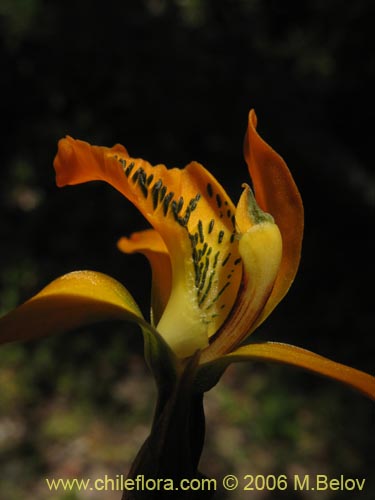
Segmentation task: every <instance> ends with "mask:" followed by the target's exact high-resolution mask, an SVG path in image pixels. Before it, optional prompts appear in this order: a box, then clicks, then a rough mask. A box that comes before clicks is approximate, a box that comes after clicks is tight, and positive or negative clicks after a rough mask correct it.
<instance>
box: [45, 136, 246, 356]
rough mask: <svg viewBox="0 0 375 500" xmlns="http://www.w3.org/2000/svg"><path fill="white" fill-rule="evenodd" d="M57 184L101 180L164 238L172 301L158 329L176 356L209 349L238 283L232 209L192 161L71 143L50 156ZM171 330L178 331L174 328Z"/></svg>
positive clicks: (62, 143)
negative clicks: (180, 165)
mask: <svg viewBox="0 0 375 500" xmlns="http://www.w3.org/2000/svg"><path fill="white" fill-rule="evenodd" d="M54 165H55V169H56V178H57V183H58V185H59V186H62V185H65V184H77V183H81V182H86V181H88V180H99V179H100V180H104V181H107V182H109V183H110V184H112V185H113V186H114V187H115V188H116V189H118V190H119V191H120V192H121V193H123V194H124V195H125V196H126V197H127V198H128V199H129V200H130V201H131V202H132V203H134V204H135V205H136V207H137V208H138V209H139V210H140V211H141V213H142V214H143V215H144V216H145V217H146V219H147V220H148V221H149V222H150V224H151V225H152V226H153V227H154V229H155V230H156V231H158V233H159V234H160V235H161V237H162V238H163V240H164V242H165V244H166V247H167V249H168V253H169V255H170V259H171V267H172V287H171V295H170V298H169V300H168V303H167V305H166V307H165V310H164V313H163V315H162V317H161V318H160V321H159V323H158V326H157V328H158V331H159V332H160V333H161V334H162V335H163V336H164V338H165V339H166V340H167V342H168V343H169V345H170V346H171V347H172V348H173V350H174V351H175V352H176V353H178V355H179V356H180V357H185V356H189V355H191V354H193V353H194V352H195V350H196V349H199V348H203V347H205V346H206V345H207V344H208V338H209V337H210V336H212V335H213V334H214V333H215V332H216V331H217V330H218V328H219V327H220V325H221V324H222V323H223V322H224V320H225V318H226V317H227V316H228V314H229V311H230V310H231V308H232V306H233V303H234V301H235V298H236V295H237V291H238V288H239V285H240V281H241V273H242V271H241V266H236V265H235V262H236V261H237V260H238V259H239V257H240V256H239V252H238V243H237V241H236V240H235V227H234V206H233V204H232V202H231V200H230V199H229V197H228V195H227V194H226V193H225V191H224V189H223V188H222V187H221V186H220V184H219V183H218V182H217V180H216V179H215V178H214V177H213V176H212V175H211V174H210V173H209V172H207V170H205V169H204V168H203V167H202V166H201V165H199V164H198V163H196V162H193V163H190V164H189V165H188V166H187V167H185V168H184V169H177V168H173V169H167V168H166V167H165V166H164V165H156V166H152V165H151V164H150V163H148V162H146V161H144V160H141V159H135V158H130V157H129V155H128V153H127V152H126V150H125V148H121V147H120V146H115V147H114V148H104V147H99V146H91V145H90V144H88V143H86V142H83V141H76V140H74V139H72V138H71V137H67V138H66V139H62V140H61V141H60V142H59V150H58V154H57V156H56V158H55V162H54ZM176 325H179V328H178V330H176Z"/></svg>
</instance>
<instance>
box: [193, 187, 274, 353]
mask: <svg viewBox="0 0 375 500" xmlns="http://www.w3.org/2000/svg"><path fill="white" fill-rule="evenodd" d="M236 221H237V226H238V231H239V232H240V233H242V234H240V236H239V252H240V255H241V258H242V265H243V279H242V284H241V288H240V291H239V294H238V297H237V300H236V302H235V305H234V307H233V310H232V311H231V313H230V315H229V317H228V319H227V321H226V322H225V323H224V325H223V326H222V327H221V329H220V330H219V332H218V334H217V336H216V337H215V338H214V339H213V341H212V342H211V344H210V346H209V347H208V348H207V349H205V351H204V352H203V353H202V360H204V361H208V360H209V359H212V358H214V357H217V356H219V355H221V354H225V353H228V352H230V351H231V350H232V349H233V348H235V347H237V346H238V345H239V344H240V343H241V342H242V341H243V340H244V339H245V338H246V337H247V336H248V334H249V332H250V331H251V328H252V326H253V324H254V322H255V321H256V320H257V318H258V317H259V314H260V313H261V312H262V310H263V308H264V305H265V303H266V301H267V300H268V298H269V296H270V294H271V291H272V287H273V285H274V283H275V279H276V276H277V273H278V271H279V267H280V261H281V255H282V241H281V235H280V231H279V229H278V227H277V226H276V224H275V223H274V222H273V219H272V217H271V216H270V215H269V214H266V213H264V212H262V211H261V210H260V209H259V207H258V206H257V205H256V202H255V200H254V198H253V195H252V192H251V189H250V188H249V186H246V185H245V189H244V192H243V193H242V196H241V198H240V201H239V203H238V206H237V210H236Z"/></svg>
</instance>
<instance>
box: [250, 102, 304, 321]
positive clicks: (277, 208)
mask: <svg viewBox="0 0 375 500" xmlns="http://www.w3.org/2000/svg"><path fill="white" fill-rule="evenodd" d="M256 125H257V118H256V115H255V112H254V110H251V111H250V114H249V124H248V130H247V134H246V137H245V158H246V161H247V164H248V167H249V172H250V176H251V179H252V181H253V186H254V190H255V197H256V200H257V203H258V205H259V206H260V208H261V209H262V210H263V211H265V212H268V213H270V214H271V215H272V216H273V218H274V219H275V222H276V224H277V226H278V227H279V229H280V232H281V237H282V241H283V256H282V261H281V265H280V271H279V274H278V276H277V278H276V282H275V286H274V288H273V290H272V293H271V295H270V297H269V299H268V301H267V303H266V305H265V308H264V310H263V311H262V313H261V315H260V316H259V318H258V321H257V322H256V324H255V325H254V327H253V329H255V328H256V327H257V326H258V325H259V324H260V323H262V322H263V321H264V320H265V319H266V318H267V316H268V315H269V314H270V313H271V311H272V310H273V309H274V308H275V307H276V305H277V304H278V303H279V302H280V300H281V299H282V298H283V297H284V296H285V294H286V293H287V291H288V289H289V287H290V285H291V284H292V282H293V280H294V277H295V275H296V272H297V269H298V265H299V261H300V254H301V245H302V236H303V221H304V216H303V205H302V200H301V196H300V194H299V192H298V189H297V186H296V185H295V182H294V180H293V177H292V175H291V173H290V171H289V169H288V167H287V165H286V163H285V162H284V160H283V159H282V158H281V157H280V156H279V155H278V154H277V153H276V152H275V151H274V150H273V149H272V148H271V147H270V146H269V145H268V144H267V143H266V142H265V141H264V140H263V139H262V138H261V137H260V136H259V134H258V133H257V131H256Z"/></svg>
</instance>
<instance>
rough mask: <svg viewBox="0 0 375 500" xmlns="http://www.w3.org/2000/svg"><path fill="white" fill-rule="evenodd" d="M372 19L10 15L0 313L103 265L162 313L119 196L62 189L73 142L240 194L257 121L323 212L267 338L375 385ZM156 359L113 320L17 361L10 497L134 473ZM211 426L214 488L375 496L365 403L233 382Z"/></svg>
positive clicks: (20, 353)
mask: <svg viewBox="0 0 375 500" xmlns="http://www.w3.org/2000/svg"><path fill="white" fill-rule="evenodd" d="M374 10H375V8H374V3H373V2H372V1H370V0H359V1H356V2H342V1H339V0H332V1H330V2H323V1H314V0H303V1H301V2H298V3H297V4H296V3H295V2H291V1H290V0H288V1H285V2H277V1H275V0H264V1H259V0H234V1H228V0H227V1H226V0H219V1H214V0H175V1H168V0H143V1H135V0H130V1H127V2H122V3H120V2H111V1H108V2H106V3H105V4H103V3H102V2H92V1H88V0H81V1H80V2H73V1H72V0H68V1H66V2H58V1H56V0H49V1H47V0H17V1H7V0H1V1H0V72H1V75H2V76H1V79H0V95H1V99H0V123H1V129H2V131H1V132H2V135H1V137H2V140H1V143H0V152H1V159H2V163H1V183H0V210H1V217H0V235H1V246H0V255H1V265H0V310H1V312H2V313H4V312H6V311H8V310H10V309H12V308H13V307H15V306H16V305H17V304H19V303H20V302H22V301H23V300H25V299H27V298H28V297H30V296H31V295H32V294H33V293H35V292H36V291H38V290H39V289H40V288H41V287H42V286H44V285H45V284H46V283H48V282H49V281H50V280H52V279H54V278H55V277H57V276H59V275H61V274H64V273H66V272H69V271H72V270H75V269H95V270H98V271H102V272H105V273H107V274H110V275H112V276H114V277H115V278H117V279H119V280H120V281H121V282H123V283H124V284H125V285H126V286H127V287H128V288H129V290H130V291H131V292H132V293H133V294H134V296H135V298H136V299H137V301H138V302H139V303H140V304H141V306H142V308H143V310H144V312H145V314H147V310H148V304H149V270H148V268H147V265H146V263H145V261H144V260H143V258H142V257H140V256H127V257H125V256H123V255H121V254H120V253H119V252H118V251H117V249H116V241H117V239H118V238H119V237H120V236H122V235H123V234H129V233H131V232H132V231H135V230H138V229H140V228H143V227H145V222H144V221H143V220H142V218H141V217H140V215H139V214H138V213H137V211H136V210H135V209H134V208H133V207H131V206H130V205H129V204H128V203H127V202H126V200H124V199H123V198H122V197H121V196H120V195H119V194H118V193H116V192H114V191H113V190H111V188H110V187H108V186H105V185H101V184H97V183H92V184H88V185H83V186H78V187H75V188H65V189H63V190H58V189H57V188H56V186H55V184H54V176H53V169H52V160H53V157H54V154H55V152H56V143H57V140H58V139H59V138H60V137H62V136H64V135H65V134H70V135H72V136H73V137H77V138H81V139H84V140H88V141H89V142H91V143H98V144H103V145H104V144H105V145H112V144H114V143H116V142H121V143H123V144H124V145H125V146H126V147H127V148H128V149H129V151H130V153H131V154H133V155H135V156H140V157H144V158H146V159H148V160H149V161H151V162H152V163H158V162H164V163H166V164H167V165H169V166H174V165H178V166H183V165H184V164H186V163H187V162H189V161H190V160H192V159H195V160H197V161H200V162H201V163H203V164H204V165H205V166H206V167H207V168H209V169H210V170H211V171H212V172H213V173H214V174H215V175H216V176H217V177H218V178H219V180H221V182H222V183H223V185H224V186H225V187H226V189H227V190H228V192H229V193H230V194H231V196H233V198H234V199H237V197H238V195H239V192H240V186H241V183H242V182H244V181H248V179H247V174H246V168H245V165H244V161H243V158H242V139H243V135H244V132H245V127H246V118H247V112H248V110H249V108H250V107H255V109H256V111H257V114H258V117H259V129H260V131H261V133H262V135H263V136H264V137H265V138H266V139H267V140H268V141H269V142H270V143H271V144H272V145H273V146H274V147H275V149H276V150H277V151H278V152H280V153H281V154H282V155H283V156H284V157H285V158H286V159H287V162H288V164H289V166H290V168H291V170H292V172H293V175H294V176H295V178H296V180H297V183H298V185H299V187H300V189H301V193H302V196H303V199H304V203H305V207H306V234H305V243H304V249H303V259H302V264H301V269H300V273H299V275H298V278H297V280H296V283H295V284H294V285H293V287H292V289H291V292H290V293H289V295H288V297H287V298H286V299H285V300H284V302H283V304H281V305H280V306H279V307H278V309H277V311H275V313H274V314H273V316H272V318H270V319H269V320H268V321H267V323H266V324H265V325H264V326H263V327H262V328H261V329H260V330H259V332H257V333H256V336H257V338H259V339H260V338H267V339H272V340H279V341H287V342H293V343H296V344H298V345H301V346H303V347H306V348H310V349H313V350H315V351H317V352H319V353H321V354H324V355H326V356H329V357H332V358H334V359H336V360H338V361H341V362H344V363H348V364H352V365H355V366H356V367H358V368H361V369H364V370H367V371H373V369H374V355H373V352H374V350H373V334H372V332H373V325H374V311H373V293H372V282H373V278H374V276H373V270H374V266H373V255H374V250H375V249H374V238H373V236H372V233H373V208H374V203H375V180H374V171H373V160H372V149H373V146H372V144H373V123H374V118H375V117H374V99H373V88H374V83H375V82H374V76H375V75H374V73H375V60H374V53H375V51H374V39H373V18H374V14H375V12H374ZM141 352H142V343H141V339H140V336H139V333H138V332H137V331H136V330H135V329H134V328H133V327H131V326H129V325H123V324H117V323H114V324H108V325H99V326H98V327H92V328H90V329H82V330H80V331H78V332H73V333H70V334H66V335H62V336H59V337H56V338H50V339H45V340H41V341H38V342H31V343H27V344H22V345H21V344H17V345H9V346H6V347H5V348H3V349H2V350H1V368H0V465H1V467H2V477H4V478H5V482H3V483H2V485H1V487H0V488H1V491H0V493H1V496H2V497H4V498H8V499H9V500H13V499H14V500H18V499H19V498H27V495H29V496H30V491H32V492H33V495H34V497H35V498H38V499H39V498H40V499H41V500H42V499H44V498H49V499H50V498H56V499H59V500H62V499H68V498H69V499H75V498H77V499H78V498H80V496H79V495H65V496H64V495H63V494H61V495H60V496H55V497H52V496H51V495H49V494H48V492H47V491H46V489H45V486H44V485H43V484H42V481H41V479H40V478H43V477H45V476H50V477H51V476H52V475H58V474H60V475H62V476H63V475H64V474H65V475H69V474H71V475H72V474H73V475H74V474H76V475H78V476H84V475H85V474H89V473H90V474H99V473H101V472H103V473H108V474H110V473H113V474H116V473H124V472H125V471H126V469H127V467H128V466H129V464H130V463H131V461H132V458H133V457H134V454H135V452H136V450H137V447H138V446H139V445H140V444H141V442H142V440H143V439H144V437H145V436H146V434H147V429H148V425H149V422H150V419H151V413H152V401H153V394H154V393H153V390H154V389H153V387H152V383H151V380H150V379H149V378H148V376H147V374H146V372H145V367H144V364H143V361H142V360H141ZM207 413H208V436H207V439H208V446H207V450H206V454H205V458H204V466H203V467H202V469H203V471H204V472H207V473H208V474H217V475H218V477H220V475H223V474H224V473H228V472H230V471H233V472H236V473H242V472H244V473H254V472H256V471H261V473H265V474H268V473H272V472H274V473H288V474H292V473H294V471H308V472H311V473H313V472H317V473H327V474H330V473H332V474H342V473H347V474H348V475H351V476H357V477H368V486H367V488H366V490H365V492H364V493H363V494H362V495H361V499H363V500H370V499H372V498H373V496H374V493H375V485H374V481H373V479H372V478H371V473H372V470H373V465H374V462H373V453H372V450H373V446H374V436H373V433H372V432H371V428H372V425H371V418H373V409H372V407H371V406H370V403H368V402H367V401H366V400H364V399H363V398H362V397H360V396H357V395H356V394H353V393H352V392H351V391H349V390H348V389H346V388H342V387H339V386H338V385H337V384H334V383H332V382H329V381H326V380H323V379H320V378H315V377H313V376H310V375H307V374H301V373H300V372H295V371H293V370H288V369H284V368H280V367H263V366H261V365H258V364H255V365H251V366H243V367H236V368H233V369H231V370H230V371H229V372H228V374H226V376H225V378H224V380H223V381H222V382H221V383H220V386H219V387H218V388H215V390H214V391H213V392H212V394H209V395H208V396H207ZM68 464H70V465H69V466H68ZM95 464H96V465H95ZM95 467H96V468H95ZM371 481H372V482H371ZM117 497H118V495H117V496H116V497H114V498H117ZM223 498H224V496H223ZM229 498H231V499H232V500H235V496H234V494H233V495H229ZM259 498H260V497H259ZM262 498H271V495H270V496H269V497H267V495H263V496H262ZM296 498H297V497H296ZM300 498H313V497H311V496H310V497H309V496H308V495H307V494H306V495H305V496H301V497H300ZM324 498H327V499H328V498H329V499H336V498H340V499H344V498H346V497H345V494H344V493H340V492H336V493H335V492H331V493H330V495H328V494H327V496H326V497H323V495H322V496H320V497H319V499H320V500H324Z"/></svg>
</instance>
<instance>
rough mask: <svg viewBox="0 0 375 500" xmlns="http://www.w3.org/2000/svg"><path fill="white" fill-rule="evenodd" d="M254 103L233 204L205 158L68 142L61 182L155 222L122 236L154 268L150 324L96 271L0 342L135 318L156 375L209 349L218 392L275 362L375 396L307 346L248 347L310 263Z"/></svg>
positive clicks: (359, 375)
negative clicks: (177, 164)
mask: <svg viewBox="0 0 375 500" xmlns="http://www.w3.org/2000/svg"><path fill="white" fill-rule="evenodd" d="M256 122H257V120H256V116H255V113H254V111H250V114H249V123H248V130H247V134H246V138H245V158H246V161H247V165H248V169H249V173H250V176H251V179H252V183H253V188H254V191H255V197H254V195H253V192H252V190H251V189H250V187H249V186H248V185H246V184H244V185H243V188H244V189H243V193H242V195H241V197H240V199H239V201H238V204H237V206H235V205H234V203H233V202H232V200H231V199H230V198H229V196H228V195H227V193H226V192H225V190H224V188H223V187H222V186H221V185H220V184H219V182H218V181H217V180H216V179H215V177H213V176H212V175H211V174H210V173H209V172H208V171H207V170H206V169H205V168H204V167H203V166H202V165H200V164H199V163H196V162H192V163H190V164H189V165H187V166H186V167H185V168H183V169H177V168H172V169H167V168H166V167H165V166H164V165H156V166H152V165H151V164H150V163H148V162H146V161H145V160H142V159H139V158H133V157H131V156H130V155H129V154H128V152H127V151H126V149H125V148H124V147H123V146H120V145H116V146H114V147H112V148H106V147H99V146H91V145H90V144H88V143H86V142H83V141H79V140H74V139H72V138H71V137H67V138H65V139H62V140H61V141H60V142H59V148H58V153H57V156H56V158H55V162H54V166H55V170H56V179H57V185H58V186H65V185H67V184H70V185H71V184H80V183H83V182H87V181H92V180H103V181H106V182H108V183H109V184H111V185H112V186H113V187H115V188H116V189H117V190H118V191H120V192H121V193H122V194H123V195H124V196H125V197H126V198H128V199H129V200H130V201H131V202H132V203H133V204H134V205H135V206H136V207H137V208H138V209H139V210H140V212H141V213H142V214H143V215H144V217H145V218H146V219H147V220H148V222H149V223H150V224H151V226H152V229H149V230H146V231H141V232H138V233H135V234H133V235H131V237H130V238H122V239H121V240H120V241H119V243H118V246H119V248H120V250H122V251H123V252H125V253H132V252H141V253H143V254H144V255H145V256H146V257H147V259H148V260H149V262H150V264H151V267H152V276H153V278H152V310H151V321H150V323H148V322H147V321H146V320H145V319H144V318H143V317H142V315H141V312H140V310H139V308H138V307H137V305H136V304H135V302H134V300H133V299H132V297H131V296H130V294H129V293H128V292H127V290H126V289H125V288H124V287H123V286H122V285H121V284H119V283H118V282H116V281H115V280H113V279H112V278H110V277H108V276H105V275H102V274H100V273H95V272H92V271H82V272H75V273H71V274H68V275H66V276H63V277H61V278H58V279H57V280H55V281H54V282H53V283H51V284H50V285H48V286H47V287H46V288H45V289H44V290H42V291H41V292H40V293H39V294H37V295H36V296H35V297H33V298H32V299H30V300H29V301H28V302H26V303H25V304H23V305H21V306H20V307H19V308H18V309H16V310H15V311H13V312H11V313H9V314H8V315H7V316H5V317H4V318H2V319H1V320H0V328H1V333H0V340H1V341H3V342H5V341H10V340H21V339H27V338H34V337H37V336H43V335H47V334H51V333H58V332H61V331H66V330H70V329H72V328H75V327H77V326H79V325H82V324H87V323H92V322H95V321H99V320H104V319H111V318H116V319H118V318H122V319H126V320H130V321H134V322H137V323H138V324H139V325H140V326H141V327H142V330H143V333H144V334H145V339H146V357H147V359H148V361H149V363H150V364H151V365H153V366H154V372H155V370H156V372H157V371H158V370H159V369H160V366H159V368H157V367H156V368H155V366H156V365H158V361H155V360H157V359H158V357H159V358H160V359H161V358H163V359H165V356H167V358H168V360H169V363H170V366H171V367H172V371H173V370H179V366H183V364H184V362H185V361H184V360H186V359H187V358H189V357H191V356H193V355H194V354H195V353H196V352H197V351H198V352H199V353H200V362H199V368H198V370H197V379H196V384H197V387H199V388H200V389H201V390H202V391H204V390H208V389H209V388H211V387H212V386H213V385H214V384H215V383H216V382H217V380H218V379H219V377H220V376H221V374H222V373H223V371H224V370H225V368H226V367H227V366H228V364H230V363H232V362H236V361H243V360H248V359H265V360H269V361H276V362H282V363H286V364H291V365H295V366H298V367H302V368H305V369H307V370H311V371H314V372H317V373H321V374H323V375H326V376H329V377H332V378H334V379H337V380H339V381H341V382H345V383H347V384H349V385H351V386H353V387H354V388H356V389H358V390H359V391H361V392H362V393H364V394H366V395H368V396H370V397H373V398H375V378H374V377H372V376H371V375H368V374H365V373H363V372H360V371H358V370H355V369H353V368H349V367H346V366H343V365H340V364H338V363H335V362H333V361H330V360H328V359H326V358H323V357H321V356H318V355H316V354H314V353H311V352H308V351H306V350H304V349H301V348H298V347H294V346H289V345H286V344H280V343H274V342H264V343H251V344H248V345H242V346H241V344H243V341H244V340H245V339H246V338H247V337H248V336H249V335H250V334H251V333H252V332H253V331H254V330H255V329H256V328H257V326H259V325H260V323H262V322H263V321H264V320H265V319H266V318H267V316H268V315H269V314H270V313H271V312H272V310H273V309H274V308H275V307H276V305H277V304H278V303H279V302H280V300H281V299H282V298H283V297H284V296H285V294H286V293H287V291H288V289H289V287H290V285H291V283H292V282H293V279H294V277H295V274H296V272H297V268H298V265H299V260H300V252H301V242H302V234H303V205H302V201H301V197H300V195H299V192H298V189H297V187H296V185H295V183H294V180H293V178H292V176H291V174H290V172H289V170H288V168H287V166H286V164H285V162H284V161H283V159H282V158H281V157H280V156H279V155H278V154H277V153H276V152H275V151H274V150H273V149H272V148H271V147H270V146H269V145H268V144H267V143H266V142H265V141H264V140H263V139H262V138H261V137H260V136H259V135H258V133H257V131H256Z"/></svg>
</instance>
